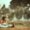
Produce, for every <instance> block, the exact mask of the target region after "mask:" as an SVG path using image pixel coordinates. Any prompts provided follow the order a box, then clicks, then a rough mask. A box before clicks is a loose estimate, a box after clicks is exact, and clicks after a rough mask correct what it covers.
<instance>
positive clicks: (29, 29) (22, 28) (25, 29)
mask: <svg viewBox="0 0 30 30" xmlns="http://www.w3.org/2000/svg"><path fill="white" fill-rule="evenodd" d="M0 30H30V27H25V26H19V27H13V28H0Z"/></svg>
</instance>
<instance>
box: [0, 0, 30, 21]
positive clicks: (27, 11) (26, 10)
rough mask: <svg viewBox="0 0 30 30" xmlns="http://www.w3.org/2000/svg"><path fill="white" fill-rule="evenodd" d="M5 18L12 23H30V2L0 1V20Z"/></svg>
mask: <svg viewBox="0 0 30 30" xmlns="http://www.w3.org/2000/svg"><path fill="white" fill-rule="evenodd" d="M3 16H5V17H6V19H7V20H10V21H26V20H27V21H30V0H0V19H1V18H2V17H3Z"/></svg>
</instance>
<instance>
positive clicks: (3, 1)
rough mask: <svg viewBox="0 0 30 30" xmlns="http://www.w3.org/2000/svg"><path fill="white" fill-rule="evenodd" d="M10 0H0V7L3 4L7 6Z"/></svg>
mask: <svg viewBox="0 0 30 30" xmlns="http://www.w3.org/2000/svg"><path fill="white" fill-rule="evenodd" d="M10 2H11V0H0V7H2V5H3V4H5V5H6V7H8V5H9V4H10Z"/></svg>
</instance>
